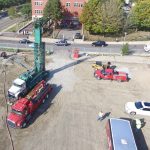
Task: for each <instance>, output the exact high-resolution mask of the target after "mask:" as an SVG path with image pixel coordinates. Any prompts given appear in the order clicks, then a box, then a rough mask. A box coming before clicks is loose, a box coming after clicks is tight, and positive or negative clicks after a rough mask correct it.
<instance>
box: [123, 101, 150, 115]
mask: <svg viewBox="0 0 150 150" xmlns="http://www.w3.org/2000/svg"><path fill="white" fill-rule="evenodd" d="M125 111H126V112H127V113H128V114H131V115H136V114H139V115H146V116H150V102H143V101H138V102H127V103H126V104H125Z"/></svg>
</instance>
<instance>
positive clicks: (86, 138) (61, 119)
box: [0, 51, 150, 150]
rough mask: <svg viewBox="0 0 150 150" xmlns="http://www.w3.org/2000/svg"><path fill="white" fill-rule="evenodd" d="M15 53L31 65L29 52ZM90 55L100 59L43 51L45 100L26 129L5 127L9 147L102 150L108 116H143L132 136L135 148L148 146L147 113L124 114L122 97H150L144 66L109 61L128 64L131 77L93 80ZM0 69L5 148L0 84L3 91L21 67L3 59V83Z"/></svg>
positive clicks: (2, 133) (1, 145) (0, 146)
mask: <svg viewBox="0 0 150 150" xmlns="http://www.w3.org/2000/svg"><path fill="white" fill-rule="evenodd" d="M19 55H22V57H26V61H27V63H29V64H30V66H33V55H32V54H31V53H25V54H19ZM95 59H97V60H103V57H102V56H99V57H96V58H92V59H90V58H89V59H87V58H86V57H85V58H84V59H81V60H80V61H77V60H72V59H71V58H70V52H69V51H66V52H64V51H57V52H55V53H54V54H53V55H50V56H46V67H47V69H48V70H51V75H50V79H49V83H50V84H52V87H53V90H52V92H51V94H50V97H49V99H48V100H47V101H46V102H45V104H43V105H41V106H40V108H39V109H38V110H37V111H36V112H35V114H34V115H33V118H32V119H31V121H30V123H29V125H28V127H27V128H25V129H12V128H10V131H11V135H12V139H13V142H14V143H13V144H14V148H15V150H107V149H108V143H107V136H106V130H105V125H106V122H107V120H108V119H109V118H127V119H129V120H131V121H132V120H134V119H135V118H139V119H142V118H144V121H145V123H146V124H145V126H144V127H143V128H142V130H141V132H140V133H138V134H136V136H135V138H136V141H137V144H138V146H139V149H140V150H148V149H150V132H149V131H150V117H147V116H130V115H128V114H126V113H125V111H124V105H125V103H126V102H128V101H137V100H143V101H148V102H149V101H150V92H149V91H150V65H149V64H144V63H140V64H139V63H133V62H132V63H130V62H128V61H127V62H122V63H121V62H117V60H115V61H113V62H112V63H113V64H114V65H116V66H119V67H127V68H128V69H129V71H130V74H131V77H132V78H131V80H130V81H129V82H117V81H109V80H97V79H95V78H94V76H93V73H94V70H93V68H92V67H91V64H92V63H93V62H94V60H95ZM108 59H109V57H108V58H107V59H105V60H104V62H107V61H109V60H108ZM133 59H134V60H135V59H136V57H133ZM146 59H147V58H146ZM146 61H147V60H146ZM3 70H5V69H4V68H3V67H2V65H0V150H11V149H12V147H11V142H10V139H9V134H8V132H7V128H6V124H5V115H6V105H5V99H4V94H3V93H4V86H5V85H6V91H7V90H8V88H9V87H10V85H11V82H12V81H13V80H14V79H15V78H16V77H17V76H18V75H19V74H21V73H22V72H23V71H25V69H24V68H22V67H21V66H19V65H18V64H11V63H8V64H7V66H6V84H5V85H4V81H5V79H4V71H3ZM101 110H102V111H103V112H105V113H109V112H110V115H109V116H108V117H106V118H105V119H104V120H103V121H101V122H100V121H97V117H98V112H99V111H101ZM118 132H122V131H118Z"/></svg>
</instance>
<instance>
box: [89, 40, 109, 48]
mask: <svg viewBox="0 0 150 150" xmlns="http://www.w3.org/2000/svg"><path fill="white" fill-rule="evenodd" d="M107 45H108V44H106V42H105V41H96V42H93V43H92V46H95V47H96V46H102V47H104V46H107Z"/></svg>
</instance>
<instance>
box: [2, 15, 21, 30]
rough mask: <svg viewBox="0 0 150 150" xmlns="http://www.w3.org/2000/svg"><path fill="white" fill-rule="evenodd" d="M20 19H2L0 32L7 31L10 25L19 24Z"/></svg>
mask: <svg viewBox="0 0 150 150" xmlns="http://www.w3.org/2000/svg"><path fill="white" fill-rule="evenodd" d="M21 20H22V19H21V18H15V19H10V18H9V17H4V18H1V19H0V32H2V31H3V30H4V29H7V28H8V27H10V26H11V25H13V24H15V23H18V22H20V21H21Z"/></svg>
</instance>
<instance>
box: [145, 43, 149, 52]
mask: <svg viewBox="0 0 150 150" xmlns="http://www.w3.org/2000/svg"><path fill="white" fill-rule="evenodd" d="M144 50H145V52H150V44H146V45H144Z"/></svg>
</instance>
